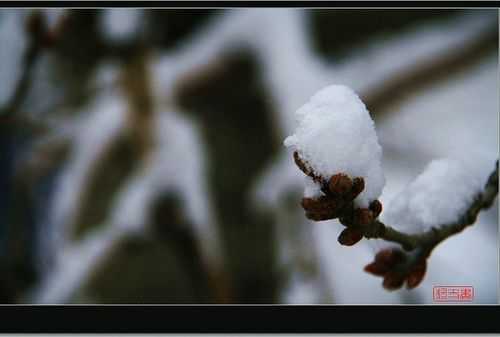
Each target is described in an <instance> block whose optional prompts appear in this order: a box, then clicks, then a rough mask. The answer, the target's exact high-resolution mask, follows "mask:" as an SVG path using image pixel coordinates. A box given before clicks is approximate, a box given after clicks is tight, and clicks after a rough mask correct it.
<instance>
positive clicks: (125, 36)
mask: <svg viewBox="0 0 500 337" xmlns="http://www.w3.org/2000/svg"><path fill="white" fill-rule="evenodd" d="M143 15H144V11H143V10H142V9H136V8H113V9H106V10H104V11H103V13H102V14H101V30H102V34H103V36H104V37H105V38H106V39H109V40H111V41H118V42H122V41H126V40H130V39H133V38H135V37H136V36H137V35H138V34H139V33H140V30H141V23H142V21H143Z"/></svg>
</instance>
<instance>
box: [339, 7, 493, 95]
mask: <svg viewBox="0 0 500 337" xmlns="http://www.w3.org/2000/svg"><path fill="white" fill-rule="evenodd" d="M497 22H498V15H497V13H496V12H495V11H491V10H479V11H466V12H464V13H463V14H461V15H458V16H456V17H453V18H450V19H448V20H446V21H436V22H429V23H426V24H425V25H415V26H413V27H410V28H409V29H407V30H405V31H404V32H401V33H400V34H398V35H396V36H394V37H380V38H379V39H375V40H373V41H371V42H370V43H369V44H367V45H366V46H364V47H360V48H358V49H356V50H354V51H353V52H352V54H351V55H350V57H349V58H347V59H346V60H345V61H343V62H341V63H339V64H332V66H333V67H334V68H335V79H336V80H337V81H338V80H342V82H343V83H345V84H347V85H349V86H350V87H352V88H353V89H354V90H356V91H357V92H361V93H367V92H370V91H371V90H374V89H375V90H376V89H377V87H378V86H380V85H383V83H384V81H386V80H389V79H391V78H393V77H397V76H398V75H399V74H402V73H405V72H406V71H407V70H408V69H411V68H413V67H415V66H418V65H419V64H424V63H426V62H429V61H432V60H433V59H435V58H436V57H437V56H439V55H445V54H446V55H448V54H449V53H450V51H452V50H460V49H462V48H463V46H464V45H467V44H469V43H471V42H472V41H474V40H476V39H477V38H478V36H480V35H481V34H482V33H483V32H484V31H485V30H486V29H488V28H490V27H494V26H495V25H496V26H498V23H497ZM394 55H397V57H394ZM333 61H334V60H333Z"/></svg>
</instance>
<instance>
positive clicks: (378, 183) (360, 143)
mask: <svg viewBox="0 0 500 337" xmlns="http://www.w3.org/2000/svg"><path fill="white" fill-rule="evenodd" d="M296 119H297V122H298V127H297V129H296V131H295V134H293V135H291V136H289V137H288V138H286V139H285V143H284V144H285V146H287V147H292V148H293V149H294V150H296V151H298V153H299V156H300V158H302V159H303V160H304V161H306V162H307V164H308V165H309V166H310V167H311V168H312V169H313V170H314V172H315V173H316V174H317V175H321V176H322V177H324V178H326V179H328V178H329V177H331V176H332V175H334V174H337V173H345V174H348V175H349V176H351V177H352V178H354V177H363V179H364V181H365V189H364V191H363V192H362V193H361V194H360V195H359V196H358V197H357V198H356V200H355V203H356V205H357V206H359V207H368V205H369V203H370V202H371V201H373V200H375V199H377V198H378V197H379V196H380V194H381V193H382V189H383V188H384V185H385V177H384V174H383V172H382V166H381V164H380V161H381V157H382V148H381V147H380V145H379V143H378V140H377V134H376V133H375V127H374V123H373V120H372V119H371V117H370V114H369V113H368V110H367V109H366V106H365V104H364V103H363V102H362V101H361V100H360V99H359V97H358V96H357V95H356V94H355V93H354V92H353V91H352V90H351V89H350V88H348V87H346V86H343V85H331V86H328V87H326V88H324V89H322V90H320V91H319V92H317V93H316V94H315V95H313V96H312V97H311V99H310V100H309V102H307V103H306V104H305V105H303V106H302V107H301V108H300V109H298V110H297V112H296Z"/></svg>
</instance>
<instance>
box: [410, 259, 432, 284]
mask: <svg viewBox="0 0 500 337" xmlns="http://www.w3.org/2000/svg"><path fill="white" fill-rule="evenodd" d="M426 269H427V262H426V261H425V260H423V261H422V262H420V263H419V264H418V265H416V266H415V268H413V270H412V271H411V272H410V274H409V275H408V278H407V280H406V287H407V288H408V289H413V288H415V287H416V286H418V285H419V284H420V282H422V280H423V279H424V275H425V271H426Z"/></svg>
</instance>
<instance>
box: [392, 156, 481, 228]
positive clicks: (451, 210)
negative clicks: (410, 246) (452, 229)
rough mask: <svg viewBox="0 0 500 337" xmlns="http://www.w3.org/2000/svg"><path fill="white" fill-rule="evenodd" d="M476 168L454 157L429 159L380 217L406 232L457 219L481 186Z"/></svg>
mask: <svg viewBox="0 0 500 337" xmlns="http://www.w3.org/2000/svg"><path fill="white" fill-rule="evenodd" d="M476 171H477V170H474V169H471V167H469V166H467V165H465V164H464V163H462V162H461V161H460V160H457V159H448V158H445V159H438V160H433V161H431V162H430V163H429V164H428V165H427V167H426V168H425V170H424V171H423V172H422V173H421V174H420V175H419V176H417V178H416V179H415V180H414V181H412V182H411V183H410V184H408V185H407V186H406V187H405V188H404V189H403V190H402V191H401V192H400V193H399V194H397V195H396V197H395V198H394V199H393V200H392V201H391V202H390V204H389V207H387V211H386V212H385V214H384V216H383V221H385V222H386V223H388V224H390V225H391V226H394V227H395V228H397V229H400V230H404V231H406V232H408V233H418V232H423V231H426V230H428V229H430V228H432V227H437V226H439V225H443V224H449V223H453V222H456V221H457V220H458V219H459V217H460V216H461V215H463V214H464V213H465V211H466V210H467V208H468V207H469V206H470V204H471V203H472V202H473V200H474V197H475V196H476V195H477V194H478V193H479V192H480V191H481V189H482V187H483V180H484V179H482V177H481V176H480V175H478V174H476V173H477V172H476Z"/></svg>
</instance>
